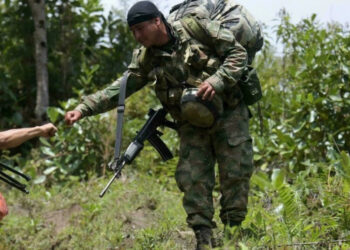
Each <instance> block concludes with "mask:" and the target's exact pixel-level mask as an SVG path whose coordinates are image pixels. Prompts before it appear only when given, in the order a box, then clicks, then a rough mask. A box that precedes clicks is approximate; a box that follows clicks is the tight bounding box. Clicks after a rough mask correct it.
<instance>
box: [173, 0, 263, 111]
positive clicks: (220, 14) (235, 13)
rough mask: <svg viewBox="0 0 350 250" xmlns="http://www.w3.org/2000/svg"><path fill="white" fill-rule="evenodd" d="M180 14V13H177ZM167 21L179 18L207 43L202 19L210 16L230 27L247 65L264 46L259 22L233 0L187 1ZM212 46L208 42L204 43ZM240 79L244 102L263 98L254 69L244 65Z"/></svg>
mask: <svg viewBox="0 0 350 250" xmlns="http://www.w3.org/2000/svg"><path fill="white" fill-rule="evenodd" d="M179 13H180V14H179ZM167 19H168V21H169V22H174V21H175V20H180V22H181V24H182V26H183V27H184V28H185V29H186V31H187V32H188V33H189V34H190V35H191V36H192V37H193V38H195V39H196V40H198V41H199V42H201V43H203V44H206V43H207V41H208V39H206V38H207V36H208V34H207V29H205V27H203V23H205V22H203V19H204V20H205V19H210V20H212V21H214V22H217V23H219V24H220V26H221V27H224V28H226V29H229V30H230V31H231V32H232V33H233V35H234V36H235V38H236V41H238V42H239V43H240V44H241V45H242V46H243V47H244V48H245V49H246V51H247V54H248V65H251V63H252V61H253V59H254V57H255V54H256V52H258V51H259V50H260V49H261V48H262V46H263V37H262V32H261V29H260V25H259V24H258V22H257V21H256V20H255V19H254V18H253V16H252V15H251V14H250V13H249V12H248V11H247V9H245V8H244V7H243V6H242V5H239V4H236V3H235V1H234V0H217V1H216V2H215V3H211V1H210V0H187V1H184V2H183V3H181V4H178V5H177V6H174V7H173V8H172V10H171V11H170V15H169V17H168V18H167ZM207 45H208V46H211V45H210V44H207ZM242 75H243V76H242V78H241V79H240V81H239V86H240V89H241V91H242V93H243V99H244V102H245V103H246V104H247V105H252V104H254V103H256V102H257V101H259V100H260V99H261V98H262V91H261V84H260V81H259V77H258V75H257V72H256V70H255V69H254V68H253V67H251V66H247V68H246V69H245V72H244V73H243V74H242Z"/></svg>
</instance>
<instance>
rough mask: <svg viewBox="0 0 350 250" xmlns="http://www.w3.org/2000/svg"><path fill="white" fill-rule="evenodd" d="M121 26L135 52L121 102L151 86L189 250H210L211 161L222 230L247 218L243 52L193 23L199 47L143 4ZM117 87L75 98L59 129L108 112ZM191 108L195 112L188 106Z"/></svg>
mask: <svg viewBox="0 0 350 250" xmlns="http://www.w3.org/2000/svg"><path fill="white" fill-rule="evenodd" d="M127 21H128V24H129V27H130V29H131V31H132V33H133V35H134V37H135V39H136V40H137V41H138V42H139V43H140V44H141V45H142V46H141V47H140V48H139V49H136V50H135V51H134V53H133V58H132V61H131V64H130V65H129V67H128V71H129V76H128V80H127V89H126V96H127V97H128V96H130V95H131V94H132V93H134V92H136V91H138V90H139V89H141V88H142V87H144V86H145V85H146V84H147V83H148V82H154V81H156V85H155V91H156V95H157V97H158V98H159V100H160V101H161V103H162V104H163V106H164V107H165V108H166V109H167V110H168V112H169V113H170V114H171V116H172V117H173V118H174V119H175V120H176V122H177V125H178V134H179V137H180V155H179V156H180V157H179V162H178V166H177V169H176V173H175V178H176V182H177V185H178V187H179V189H180V190H181V191H182V192H183V193H184V197H183V206H184V209H185V211H186V213H187V223H188V225H189V227H191V228H192V229H193V230H194V232H195V235H196V239H197V249H204V248H207V247H211V237H212V228H214V227H215V226H216V225H215V223H214V221H213V215H214V207H213V197H212V192H213V188H214V185H215V172H214V165H215V162H218V166H219V178H220V191H221V194H222V196H221V200H220V203H221V212H220V217H221V220H222V222H223V223H224V224H225V225H226V226H229V227H232V226H237V225H240V224H241V222H242V221H243V220H244V218H245V216H246V213H247V201H248V190H249V179H250V177H251V174H252V172H253V165H252V157H253V151H252V140H251V137H250V135H249V124H248V121H249V111H248V108H247V106H246V104H245V103H244V102H243V101H242V98H243V96H242V93H241V91H240V89H239V86H238V84H237V82H238V81H239V80H240V79H241V77H242V74H243V72H244V69H245V68H246V66H247V53H246V51H245V49H244V48H243V47H242V46H241V45H240V44H239V43H238V42H235V38H234V36H233V35H232V33H231V32H230V31H228V30H226V29H224V28H221V27H220V25H217V24H216V23H214V22H212V23H211V22H210V20H199V25H200V27H202V29H203V31H204V34H205V39H206V40H207V41H208V44H211V46H208V45H204V44H201V43H199V42H198V41H197V40H196V39H194V38H193V37H191V34H189V32H188V31H187V30H186V29H185V28H184V27H183V25H182V23H181V22H180V21H174V22H173V23H168V22H167V21H166V20H165V18H164V16H163V15H162V13H161V12H160V11H159V10H158V9H157V7H156V6H155V5H154V4H153V3H151V2H148V1H140V2H137V3H136V4H135V5H134V6H132V7H131V9H130V10H129V12H128V15H127ZM204 21H205V22H204ZM120 81H121V78H120V79H118V80H116V81H115V82H113V83H112V84H111V85H110V86H108V87H107V88H105V89H104V90H102V91H99V92H97V93H95V94H92V95H90V96H86V97H83V101H82V103H81V104H79V105H78V106H77V107H76V108H75V109H74V110H73V111H69V112H67V113H66V115H65V120H66V122H67V123H68V124H73V123H74V122H76V121H78V120H79V119H81V118H83V117H85V116H90V115H95V114H98V113H101V112H105V111H108V110H110V109H112V108H114V107H116V106H117V102H118V96H119V87H120ZM196 87H197V88H198V89H195V88H196ZM193 88H194V89H193ZM188 90H190V91H188ZM193 90H195V92H193ZM197 90H198V91H197ZM193 93H196V96H193ZM191 94H192V96H191ZM185 97H186V98H185ZM191 98H192V99H191ZM196 101H197V103H200V104H201V105H202V106H200V105H197V106H196ZM189 103H190V104H191V105H189V106H186V104H189ZM220 105H221V106H220ZM193 107H194V108H193ZM196 107H198V109H196ZM203 107H204V108H203ZM205 107H207V108H208V110H209V111H210V112H212V113H211V114H212V115H210V112H209V113H208V114H209V115H208V114H205V115H203V114H202V111H203V112H207V111H208V110H206V109H205ZM187 111H190V112H192V113H191V114H188V113H187V114H185V113H186V112H187ZM208 120H210V122H208Z"/></svg>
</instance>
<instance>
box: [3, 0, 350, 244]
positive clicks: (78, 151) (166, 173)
mask: <svg viewBox="0 0 350 250" xmlns="http://www.w3.org/2000/svg"><path fill="white" fill-rule="evenodd" d="M5 2H6V5H5V4H2V3H0V22H1V24H2V25H0V34H2V39H1V41H0V51H1V53H2V54H1V57H0V69H1V70H0V91H1V92H2V93H4V95H2V97H3V96H4V99H3V98H2V97H1V106H0V113H1V117H2V119H1V121H0V128H1V129H5V128H8V127H12V126H24V125H28V124H31V123H30V121H31V120H30V118H31V117H33V114H32V110H33V107H34V104H33V100H34V98H33V93H34V92H35V91H34V90H33V89H35V79H34V78H35V76H34V75H33V72H34V70H33V65H32V64H31V63H33V58H32V54H33V51H32V49H33V48H32V47H31V45H32V43H31V39H30V36H31V32H32V31H31V28H30V27H31V26H30V25H31V24H30V22H31V20H30V17H29V16H30V14H29V13H28V10H27V8H28V6H27V4H26V3H25V1H20V0H17V1H11V2H10V1H5ZM62 2H64V4H63V5H62V6H64V7H65V8H63V10H64V11H62V12H59V11H57V9H60V8H62V6H59V5H58V3H57V5H56V1H54V2H52V1H48V13H51V17H50V18H49V23H50V25H49V29H48V32H49V33H48V34H49V44H50V43H51V44H53V45H52V47H51V48H50V52H49V54H50V55H49V58H50V59H49V60H50V64H51V65H50V66H49V71H50V78H51V80H50V91H51V92H50V98H51V99H50V100H51V106H52V107H51V108H50V109H49V110H48V117H49V119H50V120H51V121H52V122H54V123H55V124H56V125H58V127H59V131H58V135H57V136H56V137H55V138H52V139H49V140H45V139H41V140H40V141H34V142H32V144H36V147H32V146H33V145H32V144H30V143H28V144H26V145H24V147H22V148H21V151H20V152H18V151H16V150H15V151H3V152H1V153H2V159H4V160H5V161H7V162H9V163H11V164H14V165H18V166H19V169H21V170H22V171H24V172H25V173H27V174H29V175H31V176H32V177H33V181H32V182H31V185H30V191H31V193H30V195H28V196H25V195H23V194H22V193H19V192H18V191H16V190H12V189H8V188H7V186H5V185H3V184H2V183H1V185H0V189H1V192H2V193H4V196H5V197H6V199H7V202H8V204H9V208H10V215H9V216H7V217H6V218H5V219H4V220H3V221H2V222H0V249H50V248H51V249H191V248H193V246H194V238H193V234H192V233H191V232H190V230H189V229H188V228H187V227H186V224H185V213H184V211H183V209H182V206H181V193H180V192H179V191H178V189H177V187H176V184H175V181H174V177H173V175H174V170H175V167H176V162H177V157H175V158H174V159H173V160H171V161H169V162H166V163H164V162H162V161H161V158H160V156H159V155H158V154H157V152H156V151H155V150H154V149H153V148H152V147H151V146H150V145H146V147H145V148H144V150H143V151H142V153H141V154H140V156H139V157H138V158H137V159H136V160H135V162H134V163H133V165H132V166H127V167H126V169H125V171H124V172H123V173H124V176H123V177H122V178H121V179H120V180H117V181H116V182H115V183H114V184H113V185H112V187H111V189H110V192H109V193H107V194H106V196H105V197H104V198H103V199H99V198H98V194H99V192H100V191H101V190H102V188H103V187H104V185H105V184H106V182H107V181H108V177H110V173H109V172H107V171H106V165H107V163H108V161H109V160H110V159H111V156H112V154H113V145H114V132H115V128H114V127H115V113H114V112H113V111H111V112H109V113H106V114H102V115H99V116H95V117H90V118H85V119H84V120H82V121H81V122H79V123H78V124H75V125H74V126H73V127H67V126H65V125H64V124H63V122H62V118H63V114H64V112H65V111H66V110H70V109H71V108H72V107H74V106H75V105H76V104H77V103H78V101H77V100H78V99H79V98H80V97H81V96H82V95H84V94H86V93H90V92H93V91H96V90H97V89H100V88H101V87H102V85H103V84H106V83H108V82H110V81H112V80H113V79H115V78H116V77H117V76H118V75H119V74H120V73H121V72H122V71H123V70H124V69H125V65H126V62H127V61H128V60H129V57H130V53H131V49H132V48H133V47H134V46H135V44H134V43H133V42H131V41H132V39H131V36H130V34H129V32H128V29H127V27H126V25H125V23H124V22H123V21H122V19H121V17H120V15H119V16H118V15H117V14H116V13H111V14H110V16H109V17H108V18H107V19H106V18H103V17H102V16H100V15H99V14H98V13H100V12H99V11H100V10H99V9H100V7H99V2H98V1H97V0H96V1H69V3H68V2H67V1H62ZM78 7H79V8H81V9H82V10H83V11H78V10H77V8H78ZM58 13H60V14H58ZM94 13H95V14H96V13H97V14H96V15H95V14H94ZM20 17H21V18H20ZM62 17H63V19H62ZM26 18H28V20H27V19H26ZM64 18H68V19H69V20H71V21H70V22H68V21H67V22H68V23H69V25H62V23H61V21H62V20H66V19H64ZM68 19H67V20H68ZM72 20H74V22H73V21H72ZM63 23H64V22H63ZM97 24H98V25H97ZM19 27H21V29H22V28H23V32H17V30H18V29H19ZM24 27H26V28H24ZM89 27H90V28H89ZM64 29H67V30H68V31H69V32H71V34H75V36H68V37H67V38H66V39H68V38H69V39H71V40H69V44H71V47H69V50H67V51H65V50H63V49H62V48H66V47H64V46H63V45H64V44H63V43H64V42H67V40H66V39H63V38H62V37H61V34H63V33H59V32H63V30H64ZM15 31H16V32H15ZM349 31H350V30H349V28H348V27H346V26H342V25H340V24H328V25H324V24H320V23H319V22H318V21H317V18H316V16H311V17H310V18H307V19H305V20H302V21H300V22H299V23H298V24H292V23H291V22H290V21H289V16H288V15H287V14H285V13H281V16H280V24H279V25H278V27H277V30H276V32H277V35H278V37H279V39H280V41H281V42H282V43H283V47H284V51H283V55H282V56H280V57H278V56H276V55H275V53H274V52H273V49H272V48H270V46H268V44H267V46H265V48H264V51H263V52H262V53H261V54H260V55H259V56H258V58H257V61H256V66H257V68H258V71H259V73H260V76H261V82H262V86H263V90H264V98H263V100H262V101H260V107H261V115H259V111H258V106H257V105H256V106H253V107H252V113H253V115H254V117H253V119H252V120H251V131H252V136H253V138H254V151H255V156H254V160H255V166H256V171H255V173H254V175H253V177H252V180H251V193H250V203H249V214H248V216H247V219H246V220H245V221H244V223H243V225H242V227H241V228H233V229H232V230H231V231H232V232H231V233H232V234H233V235H234V239H232V240H229V239H225V241H224V243H225V247H226V248H225V249H230V247H231V248H232V249H234V248H235V246H237V247H238V248H240V249H251V248H255V249H259V248H260V249H265V248H272V249H281V248H284V249H320V248H324V249H326V248H333V249H347V248H350V206H349V204H350V202H349V201H350V197H349V193H350V156H349V148H350V128H349V124H350V116H349V113H350V82H349V69H350V33H349ZM50 34H51V35H50ZM50 36H57V37H56V38H50ZM106 37H107V38H106ZM57 38H62V39H57ZM50 39H51V42H50ZM78 48H82V49H78ZM29 50H30V51H29ZM63 58H66V59H67V58H68V59H67V60H68V61H67V62H65V61H64V60H63ZM21 62H30V63H29V64H28V63H26V64H21ZM68 62H69V63H68ZM113 63H114V64H113ZM15 65H22V66H15ZM23 65H26V66H25V67H24V66H23ZM64 65H66V66H67V65H69V67H68V68H69V70H67V71H66V75H65V76H64V74H62V70H64V69H65V67H64ZM64 72H65V71H63V73H64ZM62 83H63V85H62ZM17 93H20V94H17ZM71 97H73V98H72V99H69V98H71ZM140 100H142V101H140ZM158 105H159V103H158V102H157V101H156V100H155V97H154V93H153V90H152V89H151V88H145V89H143V90H142V91H141V92H140V93H137V94H135V95H134V96H132V97H131V98H130V99H129V100H128V101H127V113H126V116H125V117H126V121H125V125H124V136H125V137H124V138H123V147H124V148H125V147H126V146H127V145H128V143H129V142H130V141H131V139H132V138H133V137H134V136H135V134H136V131H137V130H138V129H139V128H140V127H141V126H142V124H143V123H144V121H145V116H146V114H147V111H148V108H150V107H152V106H153V107H155V106H158ZM162 138H163V139H164V140H165V142H166V144H167V145H168V146H169V147H170V148H171V150H172V152H173V153H174V154H175V155H177V150H178V149H177V145H178V143H177V137H176V133H175V132H174V131H171V130H168V129H165V135H164V136H163V137H162ZM218 190H219V188H218V186H217V187H216V188H215V193H214V198H215V206H216V207H217V208H219V202H218V200H219V198H220V194H219V191H218ZM217 211H218V209H217ZM216 221H217V222H219V219H218V216H217V215H216ZM218 224H219V228H218V233H219V234H220V231H222V230H223V228H222V225H221V224H220V223H218Z"/></svg>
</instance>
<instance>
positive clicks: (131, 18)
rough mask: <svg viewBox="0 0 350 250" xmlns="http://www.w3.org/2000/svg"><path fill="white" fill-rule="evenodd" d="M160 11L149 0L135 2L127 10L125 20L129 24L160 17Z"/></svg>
mask: <svg viewBox="0 0 350 250" xmlns="http://www.w3.org/2000/svg"><path fill="white" fill-rule="evenodd" d="M161 16H163V15H162V12H160V11H159V10H158V8H157V7H156V6H155V5H154V3H152V2H150V1H140V2H137V3H135V4H134V5H133V6H132V7H131V8H130V10H129V12H128V16H127V20H128V24H129V26H133V25H135V24H138V23H141V22H144V21H148V20H151V19H153V18H156V17H161Z"/></svg>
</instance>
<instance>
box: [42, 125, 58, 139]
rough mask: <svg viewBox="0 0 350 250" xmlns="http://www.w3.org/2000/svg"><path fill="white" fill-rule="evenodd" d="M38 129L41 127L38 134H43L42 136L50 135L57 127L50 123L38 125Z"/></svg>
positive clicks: (53, 133)
mask: <svg viewBox="0 0 350 250" xmlns="http://www.w3.org/2000/svg"><path fill="white" fill-rule="evenodd" d="M40 129H41V134H40V136H44V137H52V136H54V135H55V134H56V132H57V128H56V127H55V126H54V125H53V124H52V123H48V124H45V125H42V126H40Z"/></svg>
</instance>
